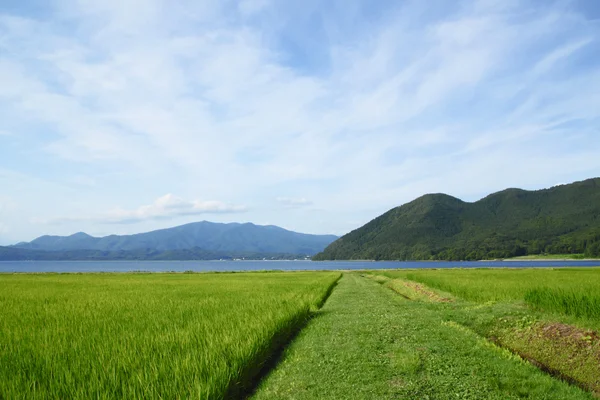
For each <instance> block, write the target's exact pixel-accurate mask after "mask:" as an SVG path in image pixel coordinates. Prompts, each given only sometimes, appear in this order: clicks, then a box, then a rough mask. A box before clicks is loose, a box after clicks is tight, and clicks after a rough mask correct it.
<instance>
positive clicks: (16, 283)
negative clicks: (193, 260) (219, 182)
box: [0, 272, 339, 399]
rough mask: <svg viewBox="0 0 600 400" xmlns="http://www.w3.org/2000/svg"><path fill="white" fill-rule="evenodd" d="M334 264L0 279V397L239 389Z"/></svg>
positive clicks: (310, 306) (319, 294) (232, 392)
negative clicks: (312, 268) (288, 269)
mask: <svg viewBox="0 0 600 400" xmlns="http://www.w3.org/2000/svg"><path fill="white" fill-rule="evenodd" d="M338 277H339V274H338V273H314V272H310V273H268V274H254V273H248V274H242V273H236V274H86V275H69V274H67V275H60V274H51V275H50V274H49V275H40V274H38V275H22V274H19V275H2V276H0V398H86V399H87V398H99V399H102V398H201V399H220V398H224V397H239V396H241V395H242V394H243V393H245V392H247V391H248V390H251V388H252V386H253V384H254V382H255V378H256V376H257V374H258V373H259V372H260V371H261V370H262V368H263V367H264V366H265V364H266V363H267V362H268V360H269V358H270V357H271V356H272V353H273V351H274V350H276V349H277V348H278V347H280V346H281V345H282V344H284V343H287V341H288V340H289V338H290V336H291V335H293V334H294V333H295V332H296V331H297V330H298V329H299V328H300V327H301V326H303V325H304V324H305V322H306V321H307V319H309V318H310V316H311V315H312V313H313V312H314V311H316V310H317V309H318V307H319V306H320V305H321V304H322V302H323V301H324V298H325V296H327V294H328V293H329V292H330V291H331V287H332V285H333V284H334V283H335V281H336V280H337V279H338Z"/></svg>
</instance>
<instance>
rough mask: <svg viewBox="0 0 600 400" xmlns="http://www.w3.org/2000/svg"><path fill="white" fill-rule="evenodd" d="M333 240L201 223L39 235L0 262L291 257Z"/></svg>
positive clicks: (2, 253)
mask: <svg viewBox="0 0 600 400" xmlns="http://www.w3.org/2000/svg"><path fill="white" fill-rule="evenodd" d="M335 239H337V236H334V235H309V234H303V233H297V232H292V231H288V230H286V229H283V228H280V227H277V226H272V225H268V226H261V225H254V224H252V223H245V224H239V223H229V224H220V223H212V222H207V221H203V222H196V223H191V224H186V225H181V226H177V227H174V228H169V229H161V230H156V231H152V232H147V233H139V234H135V235H122V236H119V235H110V236H105V237H93V236H90V235H88V234H86V233H83V232H80V233H76V234H74V235H71V236H41V237H39V238H37V239H35V240H33V241H31V242H29V243H18V244H16V245H14V246H9V247H0V260H2V259H4V260H6V259H21V260H22V259H37V260H40V259H52V260H56V259H65V260H68V259H78V260H79V259H169V260H173V259H183V260H189V259H220V258H242V257H243V258H296V257H301V256H312V255H314V254H316V253H317V252H319V251H322V250H323V249H324V248H325V247H326V246H327V245H328V244H330V243H331V242H333V241H334V240H335Z"/></svg>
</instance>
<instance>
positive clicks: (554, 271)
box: [382, 268, 600, 322]
mask: <svg viewBox="0 0 600 400" xmlns="http://www.w3.org/2000/svg"><path fill="white" fill-rule="evenodd" d="M382 275H385V276H388V277H390V278H403V279H408V280H412V281H416V282H420V283H423V284H425V285H427V286H430V287H433V288H436V289H439V290H443V291H445V292H449V293H452V294H454V295H456V296H458V297H462V298H464V299H466V300H470V301H475V302H486V301H524V302H526V303H527V304H529V305H530V306H532V307H534V308H537V309H540V310H542V311H547V312H553V313H559V314H564V315H568V316H573V317H576V318H581V319H588V320H595V321H596V322H597V321H598V320H599V319H600V268H528V269H448V270H440V269H437V270H436V269H431V270H419V271H415V270H395V271H385V272H382Z"/></svg>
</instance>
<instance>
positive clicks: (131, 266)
mask: <svg viewBox="0 0 600 400" xmlns="http://www.w3.org/2000/svg"><path fill="white" fill-rule="evenodd" d="M594 266H600V260H598V261H575V260H574V261H378V262H373V261H318V262H315V261H0V272H131V271H148V272H169V271H174V272H183V271H195V272H231V271H265V270H267V271H316V270H339V269H345V270H357V269H395V268H403V269H409V268H484V267H496V268H498V267H509V268H530V267H594Z"/></svg>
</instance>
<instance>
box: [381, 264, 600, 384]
mask: <svg viewBox="0 0 600 400" xmlns="http://www.w3.org/2000/svg"><path fill="white" fill-rule="evenodd" d="M380 274H381V275H383V276H384V277H381V276H380V278H379V280H380V282H382V283H384V284H385V285H386V286H388V287H390V288H392V289H394V290H396V291H397V292H399V293H401V294H403V295H405V296H408V297H414V296H415V295H414V293H415V291H417V292H420V293H421V295H422V294H423V293H435V292H432V291H431V290H430V289H429V288H436V289H438V290H442V291H444V292H446V293H441V294H440V293H438V294H437V295H438V296H441V297H445V298H448V299H450V300H451V301H448V302H442V303H438V304H436V305H435V307H437V308H438V309H439V312H440V314H441V315H443V316H444V318H445V319H446V320H448V321H451V322H453V323H458V324H460V325H461V326H463V327H465V328H468V329H471V330H473V331H474V332H476V333H477V334H479V335H481V336H482V337H485V338H487V339H489V340H491V341H493V342H495V343H497V344H499V345H501V346H503V347H506V348H508V349H510V350H511V351H513V352H515V353H517V354H519V355H521V356H522V357H524V358H526V359H528V360H530V361H532V362H533V363H534V364H536V365H538V366H540V367H541V368H542V369H544V370H546V371H548V372H550V373H552V374H554V375H556V376H559V377H561V378H563V379H565V380H568V381H571V382H573V383H575V384H577V385H579V386H582V387H584V388H586V389H588V390H591V391H594V392H596V393H597V394H600V336H599V335H598V331H599V330H600V269H598V268H558V269H517V270H515V269H481V270H472V269H469V270H466V269H465V270H419V271H415V270H413V271H407V270H404V271H400V270H397V271H382V272H380ZM411 282H412V283H411ZM415 282H418V284H417V283H415ZM420 284H424V285H427V287H425V286H420ZM415 288H416V290H415ZM449 293H451V295H450V294H449ZM452 295H454V296H457V298H452V297H453V296H452ZM434 296H435V294H434ZM421 297H422V296H421ZM430 300H431V299H430ZM434 300H435V299H434Z"/></svg>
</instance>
